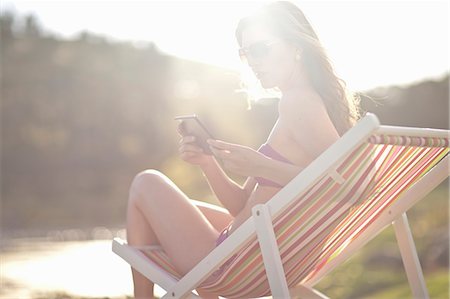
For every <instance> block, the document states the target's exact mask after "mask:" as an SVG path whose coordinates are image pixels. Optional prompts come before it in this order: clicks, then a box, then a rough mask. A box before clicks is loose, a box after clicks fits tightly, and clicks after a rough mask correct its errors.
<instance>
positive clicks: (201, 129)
mask: <svg viewBox="0 0 450 299" xmlns="http://www.w3.org/2000/svg"><path fill="white" fill-rule="evenodd" d="M175 119H176V120H178V121H180V122H181V131H182V132H181V134H182V135H183V136H187V135H192V136H195V139H196V143H197V145H198V146H200V147H201V148H202V149H203V152H204V153H205V154H207V155H212V151H211V149H210V148H209V144H208V143H207V142H206V140H208V139H215V138H214V137H213V136H212V135H211V133H210V132H209V131H208V129H207V128H206V126H205V125H204V124H203V123H202V122H201V121H200V120H199V119H198V117H197V116H196V115H184V116H177V117H175Z"/></svg>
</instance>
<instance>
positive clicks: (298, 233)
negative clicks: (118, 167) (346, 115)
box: [112, 114, 450, 298]
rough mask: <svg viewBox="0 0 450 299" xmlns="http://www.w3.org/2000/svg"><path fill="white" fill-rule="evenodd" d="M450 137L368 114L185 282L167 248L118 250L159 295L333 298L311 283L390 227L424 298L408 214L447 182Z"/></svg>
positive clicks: (116, 244)
mask: <svg viewBox="0 0 450 299" xmlns="http://www.w3.org/2000/svg"><path fill="white" fill-rule="evenodd" d="M449 133H450V131H447V130H434V129H421V128H408V127H394V126H381V125H380V123H379V121H378V119H377V117H376V116H375V115H373V114H367V115H366V116H364V117H363V118H362V119H361V120H360V121H359V122H358V123H357V124H356V125H355V126H354V127H353V128H352V129H350V130H349V131H348V132H347V133H346V134H345V135H344V136H342V137H341V138H340V139H339V140H338V141H337V142H336V143H334V144H333V145H332V146H331V147H330V148H329V149H327V150H326V151H325V152H323V153H322V154H321V155H320V156H319V157H318V158H317V159H316V160H314V161H313V162H312V163H311V164H310V165H309V166H308V167H307V168H305V169H304V170H303V171H302V172H301V173H299V174H298V175H297V176H296V177H295V178H294V179H293V180H292V181H291V182H289V183H288V184H287V185H286V186H285V187H284V188H282V189H281V190H280V191H279V192H278V193H277V194H276V195H275V196H274V197H273V198H271V199H270V200H269V201H268V202H267V203H265V204H259V205H256V206H255V207H253V209H252V216H251V217H250V218H249V219H248V220H247V221H246V222H244V223H243V224H242V226H240V227H239V228H238V229H236V231H235V232H233V234H231V235H230V236H229V237H228V238H227V239H226V240H225V241H224V242H222V243H221V244H220V245H219V246H217V247H216V248H215V249H214V250H213V251H212V252H211V253H210V254H209V255H207V256H206V257H205V258H204V259H203V260H202V261H201V262H199V263H198V265H196V266H195V267H194V268H193V269H192V270H191V271H190V272H189V273H187V274H186V275H184V276H181V275H179V274H178V273H177V271H176V269H175V268H174V267H173V266H172V265H171V264H170V259H169V258H168V257H167V255H165V253H164V251H162V249H161V248H134V247H132V246H129V245H127V244H126V243H125V242H124V241H123V240H120V239H114V240H113V244H112V249H113V251H114V252H115V253H117V254H118V255H119V256H121V257H122V258H123V259H124V260H125V261H127V262H128V263H129V264H130V265H131V266H132V267H133V268H135V269H136V270H138V271H139V272H141V273H142V274H143V275H144V276H146V277H147V278H148V279H149V280H151V281H153V282H154V283H155V284H157V285H159V286H161V287H162V288H163V289H164V290H166V291H167V293H166V294H165V295H164V296H163V298H188V297H189V298H196V297H197V298H198V296H197V295H196V292H195V289H198V288H201V289H203V290H204V291H208V292H212V293H216V294H219V295H220V296H222V297H226V298H249V297H252V298H253V297H262V296H273V297H274V298H292V297H300V298H327V297H326V296H325V295H324V294H322V293H320V292H318V291H317V290H315V289H313V287H314V285H315V284H317V283H318V282H319V281H320V280H321V278H323V277H324V276H325V275H327V274H328V273H329V272H330V271H332V270H333V269H334V268H336V267H337V266H338V265H340V264H342V263H343V262H344V261H346V260H347V259H349V258H350V257H351V256H352V255H353V254H354V253H355V252H356V251H358V250H359V249H360V248H361V247H362V246H364V245H365V244H366V243H367V242H369V241H370V240H371V239H372V238H374V237H375V236H376V235H377V234H378V233H379V232H381V231H382V230H383V229H384V228H385V227H387V226H388V225H390V224H393V226H394V230H395V233H396V237H397V241H398V245H399V247H400V253H401V256H402V259H403V263H404V266H405V270H406V273H407V278H408V281H409V284H410V286H411V290H412V293H413V296H414V297H416V298H427V297H428V292H427V288H426V286H425V282H424V278H423V274H422V269H421V267H420V263H419V260H418V257H417V252H416V249H415V245H414V242H413V239H412V235H411V232H410V229H409V225H408V221H407V217H406V211H407V210H408V209H409V208H411V207H412V206H414V205H415V204H416V203H417V202H418V201H420V200H421V199H422V198H423V197H424V196H425V195H426V194H427V193H429V192H430V191H431V190H433V189H434V188H435V187H436V186H437V185H438V184H440V183H441V182H442V181H443V180H445V179H446V178H447V177H448V176H449V158H448V152H449V142H450V134H449ZM217 269H220V271H218V270H217ZM217 273H219V274H218V275H216V274H217Z"/></svg>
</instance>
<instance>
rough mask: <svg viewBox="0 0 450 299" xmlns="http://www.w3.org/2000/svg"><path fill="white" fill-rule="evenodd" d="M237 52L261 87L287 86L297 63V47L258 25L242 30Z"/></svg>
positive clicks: (281, 87)
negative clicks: (240, 44)
mask: <svg viewBox="0 0 450 299" xmlns="http://www.w3.org/2000/svg"><path fill="white" fill-rule="evenodd" d="M240 55H241V57H242V58H244V59H245V60H246V61H247V63H248V65H249V66H250V68H251V69H252V70H253V72H254V73H255V75H256V77H257V78H258V79H259V81H260V82H261V85H262V86H263V87H264V88H273V87H279V88H280V89H283V88H288V87H289V86H288V85H289V84H290V82H292V76H293V75H295V73H296V72H295V68H297V66H298V61H296V60H295V55H296V49H295V48H294V47H293V46H292V45H289V44H287V43H286V42H284V41H282V40H280V39H279V38H277V37H275V36H274V35H272V34H271V33H270V31H269V30H267V29H266V28H265V27H263V26H259V25H250V26H249V27H247V28H246V29H244V30H243V32H242V48H241V50H240Z"/></svg>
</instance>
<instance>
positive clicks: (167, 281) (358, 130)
mask: <svg viewBox="0 0 450 299" xmlns="http://www.w3.org/2000/svg"><path fill="white" fill-rule="evenodd" d="M374 133H381V134H389V135H405V136H417V137H445V138H448V137H449V131H447V130H433V129H421V128H405V127H394V126H381V125H380V123H379V121H378V119H377V117H376V116H375V115H373V114H367V115H366V116H365V117H364V118H363V119H361V120H360V121H359V123H358V124H357V125H356V126H355V127H353V128H352V129H351V130H349V131H348V132H347V133H346V134H345V135H344V136H342V137H341V138H340V139H339V140H338V141H337V142H336V143H335V144H333V145H332V146H331V147H330V148H329V149H327V150H326V151H325V152H324V153H323V154H322V155H320V157H318V158H317V159H316V160H315V161H313V163H311V164H310V165H309V166H308V167H307V168H306V169H305V170H303V171H302V172H301V173H299V174H298V175H297V176H296V177H295V178H294V179H293V180H292V181H291V182H290V183H289V184H287V185H286V186H285V187H284V188H282V189H281V190H280V191H279V192H278V193H277V194H276V195H275V196H274V197H273V198H272V199H271V200H269V201H268V202H267V203H265V204H259V205H256V206H254V207H253V209H252V216H251V217H250V218H249V219H248V220H247V221H246V222H244V223H243V224H242V225H241V226H240V227H239V228H238V229H236V231H235V232H234V233H233V234H231V235H230V236H229V237H228V238H227V239H226V240H225V241H224V242H223V243H222V244H221V245H220V246H218V247H216V248H215V249H214V250H213V251H211V253H210V254H208V255H207V256H206V257H205V258H204V259H203V260H202V261H200V262H199V263H198V265H197V266H195V267H194V268H193V269H192V270H191V271H190V272H189V273H187V274H186V275H185V276H184V277H182V278H181V279H180V280H179V281H177V280H176V279H174V278H173V277H172V276H171V275H169V274H167V273H166V272H165V271H164V270H162V269H161V268H160V267H158V266H157V265H156V264H154V263H153V262H151V261H150V260H149V259H148V258H147V257H146V256H145V255H144V254H143V253H142V252H140V251H139V250H137V249H135V248H133V247H131V246H128V245H127V244H126V242H124V241H123V240H120V239H117V238H116V239H114V240H113V244H112V249H113V251H114V252H115V253H116V254H118V255H119V256H121V257H122V258H123V259H124V260H125V261H127V262H128V263H129V264H130V265H131V266H132V267H133V268H134V269H136V270H137V271H139V272H140V273H142V274H143V275H144V276H145V277H147V278H148V279H149V280H151V281H153V282H154V283H155V284H157V285H159V286H160V287H162V288H163V289H164V290H166V291H167V293H166V295H164V297H163V298H198V296H197V295H196V294H194V293H193V292H192V291H193V290H195V288H196V287H197V286H198V285H199V284H200V283H201V282H202V281H203V280H204V279H205V278H207V277H208V276H209V275H210V274H212V273H213V272H214V271H215V270H216V269H217V268H218V267H219V266H220V265H221V264H222V263H223V262H225V261H226V260H227V259H228V258H229V257H231V256H232V255H233V254H234V253H235V252H237V251H239V249H240V248H241V247H242V246H243V245H244V244H246V242H247V241H249V240H250V238H251V237H252V236H254V234H255V232H256V234H257V238H258V241H259V244H260V247H261V252H262V256H263V261H264V266H265V269H266V273H267V276H268V281H269V285H270V289H271V292H272V296H273V297H274V298H290V297H300V298H327V297H326V296H325V295H323V294H321V293H320V292H318V291H316V290H314V289H313V287H314V285H315V284H317V283H318V282H319V280H320V279H321V278H322V277H324V276H325V275H326V274H328V273H329V272H330V271H331V270H333V269H334V268H335V267H337V266H338V265H340V264H342V263H343V262H344V261H345V260H347V259H348V258H349V257H350V256H351V255H352V254H353V253H354V252H355V251H357V250H359V249H360V248H361V247H362V246H364V245H365V244H366V243H367V242H369V241H370V240H371V239H372V238H374V237H375V236H376V235H377V234H378V233H379V232H380V231H382V230H383V229H384V228H385V227H386V226H388V225H390V224H391V223H392V224H393V226H394V230H395V234H396V238H397V242H398V245H399V248H400V252H401V256H402V259H403V263H404V266H405V270H406V274H407V278H408V281H409V284H410V287H411V290H412V293H413V296H414V298H429V295H428V292H427V288H426V285H425V280H424V277H423V273H422V269H421V266H420V263H419V259H418V256H417V252H416V248H415V245H414V242H413V238H412V234H411V231H410V228H409V225H408V220H407V217H406V211H407V210H408V209H409V208H411V207H412V206H414V205H415V204H416V203H417V202H418V201H420V200H421V199H422V198H423V197H424V196H425V195H426V194H428V193H429V192H430V191H431V190H433V189H434V188H435V187H437V186H438V185H439V184H440V183H441V182H442V181H443V180H445V179H446V178H447V177H448V176H449V174H450V171H449V157H448V155H447V156H446V157H445V158H444V159H443V160H442V161H440V162H439V163H438V164H437V165H436V166H435V167H433V168H432V169H431V170H430V171H429V172H428V173H427V174H426V175H425V176H424V177H423V178H422V179H421V180H419V181H418V182H417V183H416V184H414V185H413V186H412V187H411V188H410V189H409V190H408V191H406V192H405V194H403V195H402V197H401V198H399V199H398V200H396V201H395V203H394V204H393V205H392V206H390V208H389V209H388V210H387V211H384V212H383V213H382V214H381V215H380V216H379V217H378V219H377V220H376V221H375V222H374V223H372V224H371V225H370V226H369V227H368V228H367V229H366V231H365V232H364V233H363V235H362V236H361V237H359V238H357V239H355V240H354V241H353V242H351V243H350V244H349V245H348V246H347V247H346V248H345V249H344V251H343V252H342V253H340V254H339V255H338V257H336V258H335V259H333V260H332V261H330V262H329V263H327V264H326V265H325V266H324V267H323V268H322V269H320V270H319V272H318V273H317V274H316V275H315V277H314V278H313V279H312V280H310V281H308V282H307V283H306V284H305V285H298V286H296V287H295V288H292V289H289V288H288V286H287V283H286V279H285V275H284V270H283V266H282V262H281V258H280V254H279V251H278V247H277V242H276V239H275V234H274V230H273V226H272V218H273V216H274V215H276V214H278V213H279V212H280V211H282V209H283V208H284V207H286V206H287V205H288V204H289V202H290V201H291V200H293V199H295V198H298V197H299V196H300V195H301V193H302V192H304V190H308V188H309V187H311V186H312V185H314V184H315V183H316V182H317V181H318V180H319V179H320V178H321V177H323V175H324V174H328V175H330V176H332V177H333V176H334V174H335V173H334V172H335V170H334V166H335V165H336V164H337V163H338V162H339V161H340V160H341V159H344V157H346V156H347V155H348V154H349V153H351V151H352V150H353V149H354V148H356V147H357V146H359V145H361V144H362V143H363V142H365V141H366V140H367V138H369V137H370V136H371V135H372V134H374ZM337 179H338V178H337Z"/></svg>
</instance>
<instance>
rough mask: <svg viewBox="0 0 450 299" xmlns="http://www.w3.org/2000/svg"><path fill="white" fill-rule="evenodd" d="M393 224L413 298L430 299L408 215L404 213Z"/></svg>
mask: <svg viewBox="0 0 450 299" xmlns="http://www.w3.org/2000/svg"><path fill="white" fill-rule="evenodd" d="M392 224H393V226H394V230H395V235H396V237H397V243H398V246H399V248H400V254H401V256H402V260H403V264H404V267H405V270H406V275H407V277H408V281H409V285H410V286H411V290H412V293H413V297H414V298H418V299H419V298H420V299H422V298H429V295H428V290H427V287H426V285H425V279H424V277H423V273H422V268H421V266H420V261H419V257H418V256H417V251H416V246H415V245H414V240H413V237H412V234H411V230H410V228H409V224H408V218H407V217H406V213H402V214H401V215H400V217H398V218H397V219H396V220H394V222H393V223H392Z"/></svg>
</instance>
